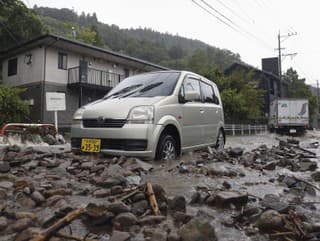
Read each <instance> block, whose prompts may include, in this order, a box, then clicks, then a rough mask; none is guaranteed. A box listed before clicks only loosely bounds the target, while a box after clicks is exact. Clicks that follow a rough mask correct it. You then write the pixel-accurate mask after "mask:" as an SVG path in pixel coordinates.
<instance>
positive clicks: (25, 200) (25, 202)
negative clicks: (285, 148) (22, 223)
mask: <svg viewBox="0 0 320 241" xmlns="http://www.w3.org/2000/svg"><path fill="white" fill-rule="evenodd" d="M16 201H17V202H18V203H19V204H20V206H21V207H23V208H27V209H31V208H34V207H35V206H36V203H35V201H33V200H32V199H31V198H29V197H28V196H27V195H26V194H24V193H22V192H19V193H18V194H17V195H16Z"/></svg>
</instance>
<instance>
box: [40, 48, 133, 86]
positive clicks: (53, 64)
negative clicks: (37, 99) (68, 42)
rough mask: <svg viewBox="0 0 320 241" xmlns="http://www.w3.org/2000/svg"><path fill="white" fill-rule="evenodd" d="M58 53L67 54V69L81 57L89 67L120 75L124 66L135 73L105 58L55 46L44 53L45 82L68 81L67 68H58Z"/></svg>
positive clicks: (64, 82)
mask: <svg viewBox="0 0 320 241" xmlns="http://www.w3.org/2000/svg"><path fill="white" fill-rule="evenodd" d="M59 53H66V54H67V55H68V58H67V69H70V68H72V67H78V66H79V61H80V60H81V59H82V60H85V61H87V62H88V67H89V68H94V69H98V70H103V71H109V72H112V73H116V74H120V75H124V74H125V68H127V69H129V74H130V75H133V74H134V73H135V72H134V70H132V69H130V68H129V67H124V66H123V65H119V64H116V63H111V62H108V61H107V60H105V59H100V58H95V57H91V56H83V55H82V54H78V53H74V52H69V51H65V50H60V49H58V48H55V47H50V48H48V49H47V54H46V56H47V61H46V81H47V82H54V83H59V84H67V83H68V70H64V69H58V55H59Z"/></svg>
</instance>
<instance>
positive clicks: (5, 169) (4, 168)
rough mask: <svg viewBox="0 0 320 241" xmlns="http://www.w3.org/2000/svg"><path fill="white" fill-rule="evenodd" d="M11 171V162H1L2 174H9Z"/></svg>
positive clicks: (0, 170) (0, 169) (0, 171)
mask: <svg viewBox="0 0 320 241" xmlns="http://www.w3.org/2000/svg"><path fill="white" fill-rule="evenodd" d="M9 171H10V164H9V162H4V161H0V173H7V172H9Z"/></svg>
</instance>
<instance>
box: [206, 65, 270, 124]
mask: <svg viewBox="0 0 320 241" xmlns="http://www.w3.org/2000/svg"><path fill="white" fill-rule="evenodd" d="M202 74H203V75H204V76H206V77H207V78H208V79H210V80H212V81H214V82H215V83H216V84H217V86H218V88H219V90H220V95H221V99H222V103H223V109H224V114H225V119H226V121H232V122H235V121H240V122H248V121H258V120H261V119H263V118H264V117H263V113H262V107H263V105H264V90H261V89H257V88H256V86H257V81H255V78H254V72H252V71H250V72H245V71H238V72H234V73H233V74H232V75H231V76H229V77H225V76H224V75H223V73H221V71H220V70H219V69H217V68H216V69H211V70H210V71H209V72H207V73H202Z"/></svg>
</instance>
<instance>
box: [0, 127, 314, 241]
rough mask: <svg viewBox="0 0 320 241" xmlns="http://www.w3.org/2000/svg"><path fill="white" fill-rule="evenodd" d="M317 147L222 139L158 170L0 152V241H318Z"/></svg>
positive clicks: (260, 138) (129, 162)
mask: <svg viewBox="0 0 320 241" xmlns="http://www.w3.org/2000/svg"><path fill="white" fill-rule="evenodd" d="M319 141H320V132H308V133H307V134H306V135H305V136H303V137H295V138H288V137H286V136H278V135H276V134H259V135H255V136H241V137H240V136H237V137H228V139H227V143H226V149H225V152H216V151H215V150H214V149H211V148H208V149H206V150H202V151H197V152H194V153H186V154H184V155H183V156H181V157H180V158H179V159H177V160H172V161H166V162H164V161H160V162H155V161H151V162H144V161H141V160H139V159H135V158H124V157H119V158H116V157H105V156H94V155H89V156H84V155H74V154H72V153H61V154H53V153H49V152H47V151H46V152H41V151H40V150H34V149H32V148H27V149H21V148H19V147H17V146H11V147H9V148H4V149H2V150H1V154H0V240H20V241H21V240H43V239H39V238H40V237H45V238H47V240H49V239H50V240H55V241H58V240H103V241H107V240H112V241H114V240H119V241H121V240H123V241H125V240H132V241H133V240H137V241H139V240H141V241H143V240H168V241H174V240H181V241H197V240H226V241H227V240H320V198H319V197H320V190H319V188H320V172H319V166H320V162H319V156H320V148H318V142H319ZM147 184H148V185H149V186H148V185H147ZM150 186H151V188H152V190H151V191H150V189H149V188H147V187H150ZM153 194H154V195H153ZM155 203H156V204H155ZM157 210H158V211H157ZM74 213H76V214H77V215H75V216H73V218H74V220H70V219H69V218H70V215H71V216H72V215H74ZM66 217H67V219H66ZM66 220H69V221H68V222H66ZM63 221H65V222H63ZM57 223H58V224H60V226H59V228H58V229H56V230H55V229H54V228H55V227H56V226H57ZM41 235H42V236H41Z"/></svg>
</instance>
